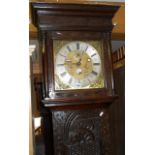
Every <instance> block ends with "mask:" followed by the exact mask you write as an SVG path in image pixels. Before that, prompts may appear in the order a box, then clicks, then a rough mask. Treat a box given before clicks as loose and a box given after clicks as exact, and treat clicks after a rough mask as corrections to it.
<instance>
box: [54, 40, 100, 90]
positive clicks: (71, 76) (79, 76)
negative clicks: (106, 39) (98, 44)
mask: <svg viewBox="0 0 155 155" xmlns="http://www.w3.org/2000/svg"><path fill="white" fill-rule="evenodd" d="M55 72H56V76H57V78H59V81H61V83H63V84H65V85H67V86H68V87H69V88H70V89H80V88H81V89H82V88H88V87H89V86H90V85H91V84H92V83H93V82H94V81H96V79H97V78H98V76H99V75H100V73H101V59H100V55H99V53H98V51H97V50H96V49H95V48H94V47H93V46H92V45H90V44H89V43H86V42H83V41H73V42H70V43H67V44H65V45H64V46H63V47H62V48H61V49H60V50H59V51H58V53H57V55H56V60H55Z"/></svg>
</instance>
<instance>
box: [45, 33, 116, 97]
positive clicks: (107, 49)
mask: <svg viewBox="0 0 155 155" xmlns="http://www.w3.org/2000/svg"><path fill="white" fill-rule="evenodd" d="M110 35H111V33H107V32H92V31H91V32H89V31H87V32H85V31H84V32H81V31H52V32H48V33H47V36H46V40H45V46H46V48H45V49H46V50H45V57H46V60H45V61H44V67H45V69H44V70H45V71H46V73H45V74H46V76H45V77H46V78H45V79H46V80H45V81H46V82H45V91H46V93H45V94H46V97H47V98H51V97H52V98H62V97H67V96H71V97H77V96H85V97H86V96H93V95H99V96H100V95H104V96H113V95H114V92H113V73H112V64H111V45H110V44H111V43H110ZM107 38H109V39H107ZM53 40H83V41H85V40H100V41H102V43H103V51H104V52H103V58H104V60H105V61H104V64H102V65H103V73H104V74H105V87H104V88H97V89H89V90H87V89H79V90H55V88H54V53H53Z"/></svg>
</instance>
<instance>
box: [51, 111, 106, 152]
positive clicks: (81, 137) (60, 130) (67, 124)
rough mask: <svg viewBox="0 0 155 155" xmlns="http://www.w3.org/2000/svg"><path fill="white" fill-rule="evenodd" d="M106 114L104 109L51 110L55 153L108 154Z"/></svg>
mask: <svg viewBox="0 0 155 155" xmlns="http://www.w3.org/2000/svg"><path fill="white" fill-rule="evenodd" d="M103 111H104V115H102V116H100V113H101V112H103ZM106 115H107V113H106V110H105V109H92V110H80V111H79V110H74V111H53V112H52V116H53V118H52V121H53V129H54V130H53V132H54V133H53V135H54V148H55V155H101V154H102V155H103V154H104V155H105V154H106V155H108V151H109V146H107V144H109V143H108V142H109V141H108V139H109V129H108V122H107V121H108V120H107V119H108V116H106ZM107 138H108V139H107Z"/></svg>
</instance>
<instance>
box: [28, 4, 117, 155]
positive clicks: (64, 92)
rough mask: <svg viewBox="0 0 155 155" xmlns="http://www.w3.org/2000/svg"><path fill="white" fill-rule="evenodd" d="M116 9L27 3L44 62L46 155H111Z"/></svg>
mask: <svg viewBox="0 0 155 155" xmlns="http://www.w3.org/2000/svg"><path fill="white" fill-rule="evenodd" d="M117 9H118V6H106V5H88V4H83V5H82V4H81V5H80V4H54V3H31V10H32V19H33V21H32V22H33V24H34V25H35V26H36V27H37V28H38V31H39V36H40V38H39V40H40V55H41V59H42V73H43V75H42V83H43V85H42V90H41V91H40V92H42V94H41V95H42V100H41V101H40V102H41V105H42V116H43V120H42V124H43V131H44V138H45V145H46V155H109V154H110V153H111V151H110V132H109V131H110V129H109V123H108V117H109V115H108V106H109V104H110V103H112V102H113V100H114V99H115V98H116V95H115V94H114V86H113V72H112V61H111V31H112V28H113V25H112V17H113V15H114V14H115V12H116V11H117Z"/></svg>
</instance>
